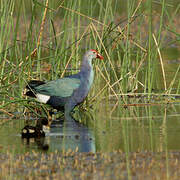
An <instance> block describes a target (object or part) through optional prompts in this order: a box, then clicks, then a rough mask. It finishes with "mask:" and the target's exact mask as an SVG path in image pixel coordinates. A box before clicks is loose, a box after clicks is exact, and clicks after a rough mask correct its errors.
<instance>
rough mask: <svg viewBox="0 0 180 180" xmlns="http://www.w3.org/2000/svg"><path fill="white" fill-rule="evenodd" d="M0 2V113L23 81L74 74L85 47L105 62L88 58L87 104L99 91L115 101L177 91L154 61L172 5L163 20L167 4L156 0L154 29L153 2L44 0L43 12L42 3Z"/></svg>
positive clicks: (19, 91)
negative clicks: (91, 65)
mask: <svg viewBox="0 0 180 180" xmlns="http://www.w3.org/2000/svg"><path fill="white" fill-rule="evenodd" d="M1 2H2V3H1V11H0V12H1V17H0V19H1V30H0V39H1V45H0V52H1V53H0V85H1V92H0V93H1V95H0V100H1V104H0V108H3V109H4V108H6V107H4V106H3V104H6V103H7V102H11V100H12V99H19V100H21V99H23V98H24V96H23V90H24V87H25V86H26V84H27V82H28V81H29V80H30V79H39V80H52V79H56V78H59V77H62V76H64V75H66V74H71V73H76V72H78V70H79V64H80V59H81V57H82V54H83V53H84V52H85V51H86V50H87V49H89V48H94V49H98V50H99V51H100V52H101V53H102V54H103V56H104V57H105V60H104V61H103V62H102V61H101V62H100V61H94V62H95V63H94V64H95V70H96V78H95V82H94V86H93V88H92V90H91V93H90V97H95V98H89V99H90V102H91V99H93V102H95V101H96V102H97V101H98V98H97V97H99V96H97V97H96V94H98V93H99V92H101V90H102V92H101V93H100V94H101V96H102V97H103V96H106V97H109V96H111V95H114V96H115V97H116V99H117V100H118V99H119V95H120V94H126V93H129V92H131V93H133V92H135V91H138V92H140V93H149V95H150V94H151V93H152V89H157V88H159V89H161V93H162V92H163V93H169V94H171V93H172V89H173V88H174V87H175V88H176V93H179V87H180V86H179V85H177V83H176V82H177V79H178V78H179V75H178V73H179V68H178V69H177V70H176V71H175V73H174V76H173V78H172V80H171V83H170V84H167V82H166V81H167V75H166V69H165V66H164V64H165V62H164V61H163V59H162V61H160V60H159V59H160V56H161V49H162V47H164V44H163V40H164V39H165V38H166V35H165V33H164V31H167V32H169V29H170V30H172V31H174V32H175V33H176V31H175V29H174V27H175V25H174V24H173V18H175V17H176V15H177V14H178V10H179V9H178V7H177V8H175V11H174V13H173V16H172V18H171V16H170V12H169V9H168V8H169V6H168V5H167V4H166V2H165V1H164V0H161V1H160V3H159V4H158V6H159V9H160V12H159V13H157V16H159V19H158V20H159V23H158V26H159V28H158V30H157V31H155V30H154V28H155V25H154V24H153V23H154V22H155V21H156V20H155V17H154V16H153V14H154V8H153V6H155V5H157V4H156V2H154V1H152V0H148V1H146V2H143V1H138V2H135V1H131V0H129V1H127V3H126V4H124V1H121V0H116V1H113V2H112V1H111V0H103V1H87V2H85V1H81V0H80V1H72V0H70V1H64V2H59V1H49V2H48V7H47V8H46V2H47V1H44V2H41V1H37V0H34V1H30V0H29V1H27V2H25V1H23V0H17V1H10V0H9V1H7V3H3V2H4V1H3V0H2V1H1ZM46 11H47V12H46ZM45 12H46V13H45ZM165 16H167V17H168V18H167V19H168V22H169V25H170V26H168V27H167V26H166V25H165V22H164V21H165ZM43 23H44V24H43ZM134 29H136V31H133V30H134ZM36 48H37V51H35V49H36ZM160 62H161V64H160ZM159 64H160V68H158V66H159ZM48 68H49V69H48ZM157 74H159V77H156V75H157ZM162 82H163V83H162ZM162 89H163V90H162ZM166 90H167V91H166ZM173 93H174V91H173ZM125 97H126V96H123V98H122V101H120V102H121V103H122V104H123V103H126V102H127V99H126V98H125ZM20 102H21V101H20ZM21 105H22V104H21V103H17V104H16V107H18V106H19V107H20V106H21ZM17 109H18V108H17Z"/></svg>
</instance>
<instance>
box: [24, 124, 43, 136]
mask: <svg viewBox="0 0 180 180" xmlns="http://www.w3.org/2000/svg"><path fill="white" fill-rule="evenodd" d="M21 136H22V138H41V137H45V133H44V131H43V130H42V129H40V128H38V127H34V126H30V125H27V126H25V127H24V128H23V129H22V130H21Z"/></svg>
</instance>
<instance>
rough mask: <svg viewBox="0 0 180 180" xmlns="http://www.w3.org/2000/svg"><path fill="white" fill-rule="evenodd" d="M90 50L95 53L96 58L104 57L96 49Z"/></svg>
mask: <svg viewBox="0 0 180 180" xmlns="http://www.w3.org/2000/svg"><path fill="white" fill-rule="evenodd" d="M90 51H92V52H94V53H96V58H98V59H104V57H103V56H102V55H101V54H99V53H98V51H96V50H95V49H91V50H90Z"/></svg>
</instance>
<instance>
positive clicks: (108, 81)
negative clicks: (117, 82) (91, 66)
mask: <svg viewBox="0 0 180 180" xmlns="http://www.w3.org/2000/svg"><path fill="white" fill-rule="evenodd" d="M97 70H98V71H99V72H100V74H101V76H102V77H103V79H104V80H105V81H106V83H107V84H108V86H109V88H110V89H111V91H112V92H113V93H114V95H115V97H116V99H117V100H119V98H118V96H117V94H116V92H115V91H114V89H113V88H112V86H111V85H110V83H109V81H108V80H107V79H106V78H105V76H104V74H103V73H102V72H101V70H100V69H99V67H97Z"/></svg>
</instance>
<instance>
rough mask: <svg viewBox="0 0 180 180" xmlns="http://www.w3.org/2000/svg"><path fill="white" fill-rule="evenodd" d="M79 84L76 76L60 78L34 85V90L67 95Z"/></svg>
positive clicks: (46, 93) (53, 94) (62, 95)
mask: <svg viewBox="0 0 180 180" xmlns="http://www.w3.org/2000/svg"><path fill="white" fill-rule="evenodd" d="M79 86H80V80H79V79H77V78H62V79H58V80H55V81H49V82H47V83H46V84H42V85H40V86H37V87H35V91H36V92H37V93H40V94H45V95H49V96H59V97H68V96H71V95H72V93H73V91H74V90H75V89H77V88H78V87H79Z"/></svg>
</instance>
